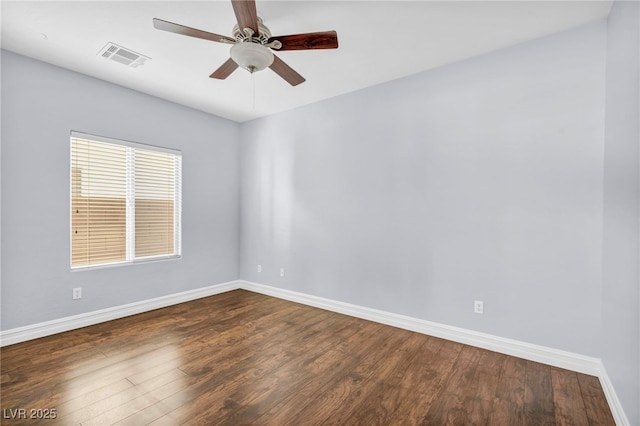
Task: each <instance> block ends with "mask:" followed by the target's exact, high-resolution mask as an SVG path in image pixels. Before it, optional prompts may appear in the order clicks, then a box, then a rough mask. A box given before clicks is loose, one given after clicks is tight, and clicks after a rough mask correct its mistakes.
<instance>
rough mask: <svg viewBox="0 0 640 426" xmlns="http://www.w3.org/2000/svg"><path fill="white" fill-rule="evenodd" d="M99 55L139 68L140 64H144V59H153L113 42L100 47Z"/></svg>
mask: <svg viewBox="0 0 640 426" xmlns="http://www.w3.org/2000/svg"><path fill="white" fill-rule="evenodd" d="M98 55H99V56H102V57H103V58H106V59H111V60H112V61H116V62H120V63H121V64H123V65H126V66H128V67H131V68H137V67H139V66H140V65H143V64H144V61H146V60H147V59H151V58H149V57H148V56H144V55H141V54H139V53H136V52H134V51H133V50H131V49H127V48H126V47H122V46H120V45H117V44H115V43H111V42H109V43H107V45H106V46H105V47H103V48H102V49H100V51H99V52H98Z"/></svg>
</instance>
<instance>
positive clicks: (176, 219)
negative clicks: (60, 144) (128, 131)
mask: <svg viewBox="0 0 640 426" xmlns="http://www.w3.org/2000/svg"><path fill="white" fill-rule="evenodd" d="M181 164H182V155H181V153H180V152H179V151H174V150H169V149H164V148H156V147H152V146H148V145H142V144H136V143H132V142H124V141H117V140H113V139H109V138H104V137H99V136H90V135H85V134H81V133H77V132H72V133H71V267H72V268H81V267H88V266H96V265H107V264H115V263H127V262H128V263H131V262H137V261H141V260H150V259H161V258H168V257H177V256H180V253H181V247H180V242H181V241H180V228H181V226H180V225H181V217H180V216H181V186H182V185H181Z"/></svg>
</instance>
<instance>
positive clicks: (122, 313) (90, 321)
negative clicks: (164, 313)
mask: <svg viewBox="0 0 640 426" xmlns="http://www.w3.org/2000/svg"><path fill="white" fill-rule="evenodd" d="M238 288H239V287H238V281H229V282H227V283H222V284H216V285H212V286H209V287H203V288H199V289H196V290H188V291H184V292H181V293H175V294H170V295H167V296H161V297H156V298H153V299H148V300H142V301H140V302H134V303H129V304H126V305H121V306H115V307H112V308H107V309H100V310H98V311H93V312H87V313H84V314H79V315H73V316H70V317H65V318H60V319H56V320H52V321H46V322H42V323H39V324H32V325H27V326H24V327H18V328H12V329H10V330H5V331H0V347H1V346H7V345H13V344H14V343H20V342H25V341H27V340H32V339H37V338H39V337H45V336H50V335H52V334H56V333H62V332H64V331H70V330H75V329H77V328H82V327H86V326H89V325H94V324H99V323H101V322H105V321H111V320H114V319H118V318H124V317H127V316H130V315H135V314H140V313H143V312H147V311H151V310H154V309H158V308H164V307H167V306H171V305H176V304H178V303H183V302H188V301H190V300H195V299H200V298H202V297H207V296H213V295H214V294H219V293H224V292H226V291H230V290H236V289H238Z"/></svg>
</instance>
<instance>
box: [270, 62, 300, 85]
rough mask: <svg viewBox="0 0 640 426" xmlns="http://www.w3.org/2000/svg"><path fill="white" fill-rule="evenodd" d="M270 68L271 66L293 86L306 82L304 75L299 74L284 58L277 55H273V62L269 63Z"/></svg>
mask: <svg viewBox="0 0 640 426" xmlns="http://www.w3.org/2000/svg"><path fill="white" fill-rule="evenodd" d="M269 68H271V69H272V70H273V71H274V72H275V73H276V74H278V75H279V76H280V77H282V78H284V79H285V80H286V81H287V83H289V84H290V85H292V86H297V85H298V84H300V83H304V82H305V79H304V77H303V76H301V75H300V74H298V73H297V72H296V71H295V70H294V69H293V68H291V67H290V66H289V65H287V64H285V63H284V61H283V60H282V59H280V58H278V57H277V56H275V55H273V63H272V64H271V65H269Z"/></svg>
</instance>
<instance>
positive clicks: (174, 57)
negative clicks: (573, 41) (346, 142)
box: [1, 0, 611, 122]
mask: <svg viewBox="0 0 640 426" xmlns="http://www.w3.org/2000/svg"><path fill="white" fill-rule="evenodd" d="M1 7H2V9H1V13H2V39H1V45H2V48H4V49H7V50H10V51H13V52H17V53H20V54H22V55H26V56H29V57H32V58H36V59H39V60H42V61H45V62H49V63H52V64H55V65H58V66H61V67H64V68H68V69H70V70H73V71H77V72H80V73H83V74H87V75H90V76H93V77H96V78H99V79H102V80H106V81H110V82H113V83H116V84H119V85H121V86H125V87H129V88H131V89H134V90H138V91H140V92H144V93H148V94H151V95H154V96H157V97H160V98H163V99H167V100H170V101H173V102H176V103H179V104H182V105H186V106H189V107H192V108H196V109H199V110H202V111H206V112H209V113H212V114H216V115H219V116H222V117H226V118H229V119H231V120H235V121H239V122H242V121H246V120H251V119H253V118H257V117H261V116H265V115H270V114H274V113H277V112H280V111H285V110H288V109H292V108H295V107H298V106H301V105H305V104H309V103H312V102H316V101H319V100H322V99H326V98H330V97H333V96H337V95H340V94H343V93H347V92H351V91H354V90H358V89H362V88H365V87H369V86H372V85H375V84H379V83H382V82H385V81H389V80H393V79H397V78H400V77H403V76H406V75H409V74H414V73H417V72H421V71H424V70H428V69H431V68H434V67H438V66H441V65H444V64H447V63H451V62H455V61H460V60H462V59H465V58H469V57H472V56H476V55H480V54H483V53H487V52H489V51H492V50H496V49H500V48H503V47H507V46H511V45H514V44H517V43H521V42H523V41H527V40H531V39H534V38H538V37H542V36H545V35H548V34H552V33H555V32H559V31H563V30H566V29H569V28H573V27H577V26H580V25H583V24H585V23H588V22H591V21H594V20H599V19H604V18H606V16H607V15H608V13H609V9H610V8H611V1H604V2H600V1H565V2H561V1H478V0H476V1H452V0H447V1H408V2H400V1H331V0H328V1H327V0H323V1H268V0H264V1H262V0H257V7H258V14H259V15H260V16H261V17H262V18H263V19H264V22H265V24H266V25H267V26H268V27H269V28H270V29H271V32H272V33H273V35H286V34H296V33H304V32H313V31H326V30H336V31H337V32H338V40H339V44H340V47H339V48H338V49H337V50H315V51H287V52H280V53H277V55H278V56H279V57H280V58H281V59H282V60H284V61H285V62H287V63H288V64H289V65H290V66H291V67H292V68H294V69H295V70H296V71H298V72H299V73H300V74H302V75H303V76H304V77H305V78H306V79H307V81H306V82H305V83H303V84H301V85H299V86H296V87H292V86H290V85H289V84H288V83H286V82H285V81H284V80H282V79H281V78H280V77H279V76H278V75H276V74H275V73H273V72H272V71H271V70H269V69H267V70H265V71H262V72H259V73H256V74H255V75H254V76H253V78H254V79H255V80H254V81H252V76H251V74H249V73H248V72H247V71H245V70H242V69H238V70H236V71H235V72H234V73H233V74H232V75H231V76H230V77H229V78H227V79H226V80H214V79H211V78H209V75H210V74H211V73H212V72H213V71H214V70H215V69H216V68H218V66H220V65H221V64H222V63H223V62H224V61H226V60H227V59H228V58H229V46H228V45H224V44H220V43H215V42H210V41H205V40H200V39H195V38H191V37H185V36H180V35H176V34H172V33H168V32H164V31H159V30H156V29H154V28H153V25H152V18H160V19H164V20H168V21H172V22H176V23H179V24H182V25H187V26H190V27H195V28H198V29H202V30H205V31H210V32H214V33H218V34H223V35H231V29H232V27H233V25H234V24H235V16H234V14H233V9H232V7H231V4H230V2H229V1H228V0H224V1H222V0H215V1H200V2H189V1H180V2H173V1H139V2H132V1H70V2H55V1H41V2H12V1H2V4H1ZM108 42H113V43H116V44H119V45H122V46H124V47H127V48H129V49H131V50H133V51H136V52H138V53H141V54H143V55H146V56H149V57H151V60H149V61H147V62H146V63H145V64H144V65H143V66H141V67H138V68H135V69H134V68H129V67H126V66H124V65H122V64H119V63H117V62H114V61H110V60H107V59H104V58H102V57H101V56H99V55H97V53H98V51H100V49H102V48H103V47H104V46H105V45H106V44H107V43H108Z"/></svg>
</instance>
